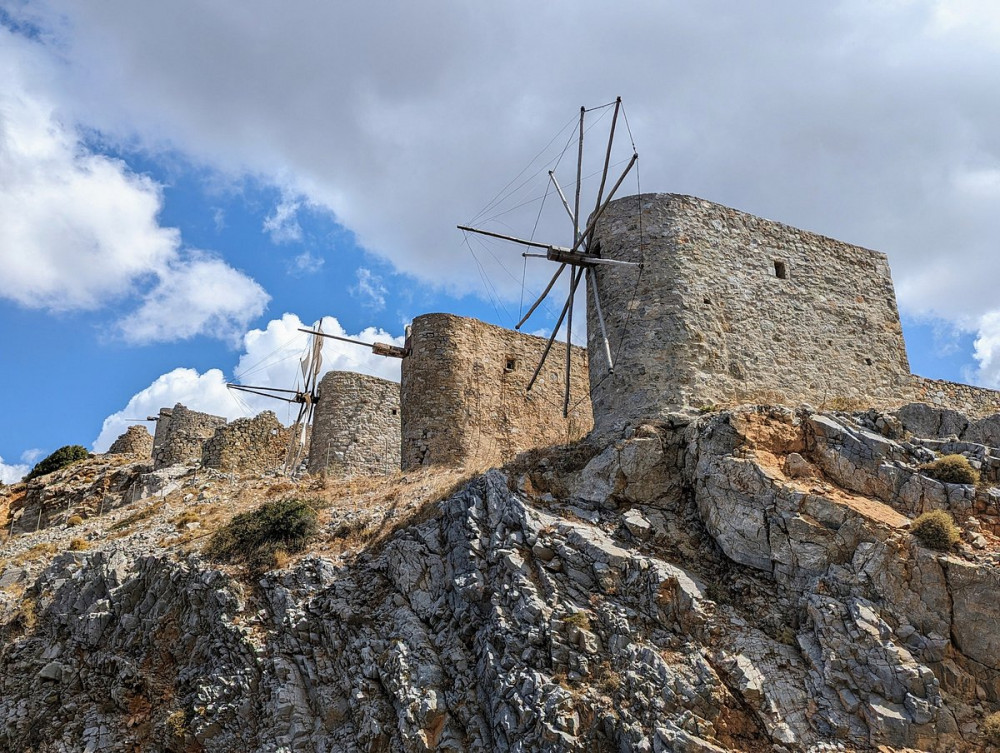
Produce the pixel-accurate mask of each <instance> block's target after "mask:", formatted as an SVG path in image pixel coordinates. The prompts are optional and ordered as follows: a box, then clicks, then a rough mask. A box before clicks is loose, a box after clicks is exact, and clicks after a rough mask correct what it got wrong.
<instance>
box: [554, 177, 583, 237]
mask: <svg viewBox="0 0 1000 753" xmlns="http://www.w3.org/2000/svg"><path fill="white" fill-rule="evenodd" d="M549 178H550V179H551V180H552V185H554V186H555V187H556V192H557V193H558V194H559V198H560V199H562V205H563V206H564V207H566V214H568V215H569V221H570V222H572V223H573V227H576V217H574V216H573V210H572V209H570V208H569V202H568V201H566V194H564V193H563V190H562V188H561V187H560V186H559V181H557V180H556V174H555V171H554V170H549Z"/></svg>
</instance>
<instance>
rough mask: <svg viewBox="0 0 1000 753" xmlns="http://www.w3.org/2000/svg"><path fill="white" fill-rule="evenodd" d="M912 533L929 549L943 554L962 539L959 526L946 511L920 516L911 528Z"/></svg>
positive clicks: (932, 511) (933, 511)
mask: <svg viewBox="0 0 1000 753" xmlns="http://www.w3.org/2000/svg"><path fill="white" fill-rule="evenodd" d="M910 533H912V534H913V535H914V536H916V537H917V538H918V539H920V543H922V544H923V545H924V546H926V547H927V548H928V549H937V550H938V551H941V552H945V551H948V550H949V549H951V548H952V547H953V546H954V545H955V544H957V543H958V541H959V539H960V536H959V533H958V526H956V525H955V521H953V520H952V519H951V515H949V514H948V513H946V512H945V511H944V510H931V511H930V512H925V513H924V514H923V515H921V516H919V517H918V518H917V519H916V520H914V521H913V525H911V526H910Z"/></svg>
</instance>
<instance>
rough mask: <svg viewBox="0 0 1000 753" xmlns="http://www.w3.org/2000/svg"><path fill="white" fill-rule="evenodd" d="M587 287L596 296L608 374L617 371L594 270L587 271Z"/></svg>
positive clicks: (595, 307) (595, 306)
mask: <svg viewBox="0 0 1000 753" xmlns="http://www.w3.org/2000/svg"><path fill="white" fill-rule="evenodd" d="M587 285H588V286H589V287H590V291H591V292H592V293H593V294H594V310H595V311H596V312H597V321H598V323H599V324H600V325H601V337H602V338H603V340H604V355H605V356H607V358H608V373H609V374H611V373H612V372H614V370H615V362H614V361H613V360H612V358H611V343H610V342H609V341H608V330H607V328H606V327H605V326H604V314H603V313H602V312H601V298H600V296H599V295H598V294H597V277H596V275H595V274H594V270H593V268H589V269H587Z"/></svg>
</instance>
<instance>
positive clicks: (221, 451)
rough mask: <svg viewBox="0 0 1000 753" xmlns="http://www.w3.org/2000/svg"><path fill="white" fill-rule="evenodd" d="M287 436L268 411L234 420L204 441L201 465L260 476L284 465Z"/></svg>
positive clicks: (288, 434)
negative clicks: (258, 474)
mask: <svg viewBox="0 0 1000 753" xmlns="http://www.w3.org/2000/svg"><path fill="white" fill-rule="evenodd" d="M290 440H291V434H290V432H289V430H288V429H286V428H285V427H284V426H282V425H281V422H279V421H278V417H277V416H275V415H274V413H273V412H272V411H269V410H268V411H264V412H263V413H258V414H257V415H256V416H254V417H253V418H238V419H236V420H235V421H233V422H232V423H228V424H224V425H222V426H219V427H218V428H216V430H215V432H214V433H213V434H212V436H211V437H209V438H208V439H207V440H205V443H204V444H203V445H202V451H201V464H202V465H203V466H204V467H206V468H216V469H218V470H220V471H225V472H226V473H231V472H239V473H249V472H254V473H264V472H266V471H273V470H275V469H277V468H279V467H281V465H282V464H283V463H284V462H285V455H286V453H287V451H288V445H289V442H290Z"/></svg>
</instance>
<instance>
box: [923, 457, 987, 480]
mask: <svg viewBox="0 0 1000 753" xmlns="http://www.w3.org/2000/svg"><path fill="white" fill-rule="evenodd" d="M920 470H922V471H923V472H924V473H926V474H927V475H928V476H930V477H931V478H936V479H937V480H938V481H943V482H944V483H946V484H978V483H979V471H977V470H976V469H975V468H973V467H972V466H971V465H970V464H969V459H968V458H967V457H965V455H945V456H944V457H940V458H938V459H937V460H934V461H932V462H930V463H924V464H923V465H922V466H920Z"/></svg>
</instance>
